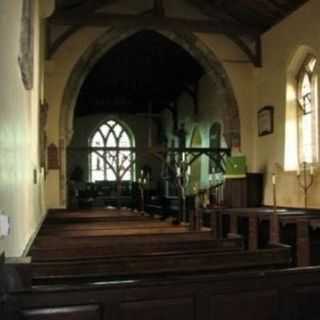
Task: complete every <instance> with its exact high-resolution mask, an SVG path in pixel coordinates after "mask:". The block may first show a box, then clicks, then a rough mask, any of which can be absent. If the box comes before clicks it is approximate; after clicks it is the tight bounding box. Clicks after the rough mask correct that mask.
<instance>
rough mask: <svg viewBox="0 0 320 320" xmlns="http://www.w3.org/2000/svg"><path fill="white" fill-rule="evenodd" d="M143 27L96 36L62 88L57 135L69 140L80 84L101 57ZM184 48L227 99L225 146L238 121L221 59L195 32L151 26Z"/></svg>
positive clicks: (232, 137) (237, 130) (237, 138)
mask: <svg viewBox="0 0 320 320" xmlns="http://www.w3.org/2000/svg"><path fill="white" fill-rule="evenodd" d="M143 30H145V29H144V28H136V29H130V30H127V31H124V30H122V29H120V30H118V29H111V30H109V31H107V32H106V33H105V34H103V35H102V36H101V37H100V38H99V39H97V40H96V41H95V42H94V43H93V44H91V45H90V47H89V48H88V49H87V50H86V52H85V53H84V54H83V55H82V56H81V58H80V59H79V60H78V61H77V63H76V64H75V66H74V68H73V70H72V72H71V74H70V76H69V79H68V82H67V84H66V86H65V89H64V94H63V100H62V104H61V112H60V137H61V138H65V139H66V141H67V142H68V141H70V138H71V135H72V134H71V133H72V132H73V116H74V109H75V106H76V101H77V98H78V95H79V92H80V89H81V86H82V84H83V82H84V80H85V79H86V77H87V76H88V74H89V73H90V71H91V70H92V68H93V67H94V66H95V64H96V63H97V62H98V61H99V59H101V57H102V56H103V55H104V54H105V53H106V52H107V51H108V50H110V49H111V48H112V47H114V46H116V45H117V44H119V43H120V42H121V41H124V40H126V39H127V38H129V37H130V36H132V35H134V34H136V33H138V32H140V31H143ZM153 31H156V32H157V33H159V34H161V35H163V36H164V37H166V38H168V39H169V40H171V41H173V42H175V43H176V44H178V45H179V46H181V47H182V48H184V49H185V50H186V51H187V52H188V53H189V54H190V55H191V56H192V57H193V58H194V59H195V60H196V61H198V62H199V64H200V65H201V66H202V67H203V68H204V69H205V71H206V72H207V74H208V75H209V76H210V75H211V76H212V78H214V79H217V80H218V81H219V84H220V85H221V88H222V90H223V92H222V93H223V95H224V96H225V99H226V100H227V105H228V110H225V112H224V136H225V139H226V141H227V143H228V145H229V146H231V145H232V141H233V140H234V141H237V143H238V141H240V121H239V112H238V106H237V102H236V99H235V96H234V93H233V89H232V86H231V84H230V81H229V79H228V76H227V74H226V71H225V70H224V67H223V66H222V64H221V62H220V61H219V60H218V59H217V57H216V56H215V55H214V53H213V52H212V50H210V49H209V48H207V47H206V46H205V45H204V44H203V43H202V42H201V41H200V40H199V39H198V38H197V37H196V36H194V35H192V34H181V33H177V32H173V31H159V30H153Z"/></svg>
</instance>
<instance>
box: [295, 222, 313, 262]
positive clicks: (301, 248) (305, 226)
mask: <svg viewBox="0 0 320 320" xmlns="http://www.w3.org/2000/svg"><path fill="white" fill-rule="evenodd" d="M296 227H297V239H296V241H297V265H298V267H306V266H309V265H310V239H309V221H308V219H298V220H297V222H296Z"/></svg>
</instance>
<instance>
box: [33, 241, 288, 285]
mask: <svg viewBox="0 0 320 320" xmlns="http://www.w3.org/2000/svg"><path fill="white" fill-rule="evenodd" d="M290 258H291V256H290V249H289V248H288V247H283V246H277V247H273V248H270V249H265V250H258V251H241V250H232V251H221V250H220V251H216V250H214V249H211V250H210V249H207V250H203V251H198V252H197V251H192V252H189V251H188V250H185V251H184V250H180V251H179V252H171V253H167V252H158V253H156V254H140V255H135V256H121V257H104V258H100V259H93V258H87V259H79V260H60V261H41V262H34V263H32V270H33V280H34V281H35V282H36V283H43V282H44V283H48V282H54V283H55V282H60V283H63V281H65V280H66V279H73V278H77V279H81V278H82V279H88V278H97V279H100V280H102V279H106V278H110V277H116V276H133V275H146V274H150V275H151V274H153V275H154V274H171V273H178V274H180V273H188V272H189V273H190V272H212V271H215V272H226V271H227V270H241V269H250V268H251V269H258V268H267V267H269V268H276V267H278V268H279V267H286V266H288V265H289V263H290Z"/></svg>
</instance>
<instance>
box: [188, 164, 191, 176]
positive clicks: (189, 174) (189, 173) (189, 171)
mask: <svg viewBox="0 0 320 320" xmlns="http://www.w3.org/2000/svg"><path fill="white" fill-rule="evenodd" d="M187 175H188V176H191V167H190V166H188V169H187Z"/></svg>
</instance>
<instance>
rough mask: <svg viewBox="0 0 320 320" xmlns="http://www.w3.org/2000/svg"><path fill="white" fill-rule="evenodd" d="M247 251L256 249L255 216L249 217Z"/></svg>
mask: <svg viewBox="0 0 320 320" xmlns="http://www.w3.org/2000/svg"><path fill="white" fill-rule="evenodd" d="M248 249H249V250H250V251H255V250H257V249H258V220H257V215H256V214H252V215H249V239H248Z"/></svg>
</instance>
